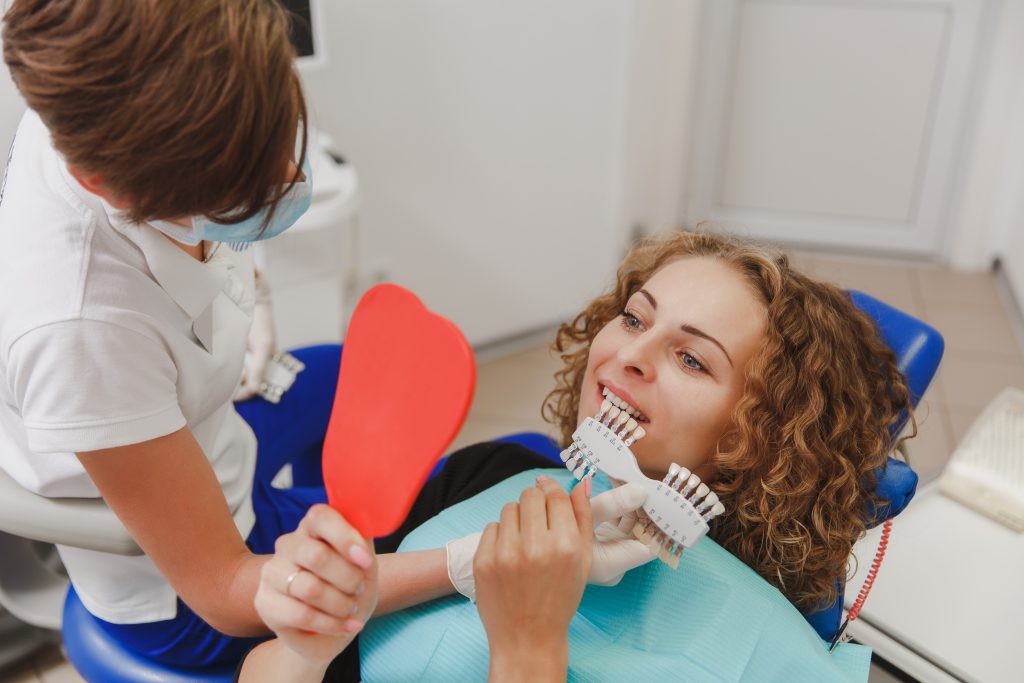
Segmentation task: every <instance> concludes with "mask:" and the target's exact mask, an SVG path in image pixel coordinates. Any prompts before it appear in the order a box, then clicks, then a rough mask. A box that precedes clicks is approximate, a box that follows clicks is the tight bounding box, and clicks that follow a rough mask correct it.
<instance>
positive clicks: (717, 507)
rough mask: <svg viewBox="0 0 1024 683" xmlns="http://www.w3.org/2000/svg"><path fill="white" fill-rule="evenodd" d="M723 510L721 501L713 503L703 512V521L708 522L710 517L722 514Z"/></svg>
mask: <svg viewBox="0 0 1024 683" xmlns="http://www.w3.org/2000/svg"><path fill="white" fill-rule="evenodd" d="M723 512H725V506H724V505H722V504H721V503H715V506H714V507H713V508H711V510H710V511H708V512H706V513H704V521H705V522H710V521H711V520H712V519H714V518H715V517H717V516H718V515H720V514H722V513H723Z"/></svg>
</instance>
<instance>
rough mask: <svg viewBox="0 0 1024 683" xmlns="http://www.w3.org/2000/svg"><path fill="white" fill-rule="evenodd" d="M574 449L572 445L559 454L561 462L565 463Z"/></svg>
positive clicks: (574, 445)
mask: <svg viewBox="0 0 1024 683" xmlns="http://www.w3.org/2000/svg"><path fill="white" fill-rule="evenodd" d="M575 448H576V444H573V445H572V446H569V447H568V448H566V449H565V450H564V451H562V452H561V453H559V454H558V457H559V458H561V459H562V462H565V461H566V460H568V459H569V456H570V455H572V452H573V450H575Z"/></svg>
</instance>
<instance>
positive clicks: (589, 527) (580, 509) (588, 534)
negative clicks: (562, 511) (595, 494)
mask: <svg viewBox="0 0 1024 683" xmlns="http://www.w3.org/2000/svg"><path fill="white" fill-rule="evenodd" d="M592 487H593V483H592V482H591V480H590V479H585V480H583V482H582V485H580V486H577V487H576V488H574V489H573V490H572V494H571V495H570V496H569V499H570V501H571V502H572V511H573V514H574V516H575V517H576V527H577V528H578V529H579V532H580V538H581V540H582V541H583V548H584V551H585V552H584V555H586V556H589V555H590V547H591V544H592V542H593V540H594V534H593V529H594V519H593V517H594V515H593V511H592V510H591V508H590V501H591V498H590V492H591V491H592V490H593V489H592Z"/></svg>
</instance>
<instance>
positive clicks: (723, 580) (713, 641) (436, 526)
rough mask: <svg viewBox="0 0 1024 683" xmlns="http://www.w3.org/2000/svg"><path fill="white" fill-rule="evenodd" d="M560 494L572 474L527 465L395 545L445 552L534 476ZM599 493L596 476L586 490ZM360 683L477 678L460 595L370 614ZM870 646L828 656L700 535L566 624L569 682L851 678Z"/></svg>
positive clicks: (768, 593)
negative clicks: (672, 560) (670, 562)
mask: <svg viewBox="0 0 1024 683" xmlns="http://www.w3.org/2000/svg"><path fill="white" fill-rule="evenodd" d="M542 473H543V474H545V475H547V476H549V477H552V478H554V479H555V480H556V481H558V482H559V483H560V484H561V485H562V486H563V487H565V488H566V489H567V490H568V489H570V488H571V487H572V485H573V483H574V481H575V480H574V479H573V477H572V474H571V473H570V472H567V471H561V472H559V471H557V470H554V471H553V470H550V469H546V470H532V471H529V472H523V473H521V474H518V475H516V476H514V477H511V478H509V479H507V480H505V481H503V482H501V483H500V484H497V485H496V486H493V487H492V488H490V489H488V490H487V491H484V492H483V493H481V494H479V495H477V496H475V497H473V498H471V499H469V500H466V501H464V502H462V503H459V504H458V505H455V506H453V507H451V508H449V509H448V510H445V511H444V512H443V513H441V514H440V515H438V516H437V517H435V518H433V519H431V520H430V521H428V522H426V523H425V524H423V525H422V526H420V527H419V528H418V529H416V530H415V531H413V532H412V533H410V534H409V535H408V536H407V537H406V539H405V540H404V541H403V543H402V545H401V547H400V549H399V551H400V552H401V551H410V550H424V549H429V548H438V547H443V546H444V545H445V543H447V542H448V541H449V540H451V539H454V538H459V537H461V536H464V535H466V534H468V533H472V532H474V531H479V530H481V529H482V528H483V527H484V526H485V525H486V524H487V523H488V522H491V521H496V520H497V519H498V516H499V513H500V511H501V507H502V506H503V505H504V504H505V503H507V502H509V501H515V500H518V498H519V494H520V493H521V492H522V490H523V489H524V488H527V487H531V486H533V485H534V480H535V478H536V475H538V474H542ZM608 488H609V483H608V480H607V479H606V478H605V477H603V475H598V477H597V478H595V480H594V492H595V493H598V492H600V491H602V490H606V489H608ZM360 657H361V669H362V676H363V681H365V683H404V682H405V681H410V682H411V681H437V682H439V683H440V682H444V683H450V682H451V681H485V680H487V668H488V654H487V636H486V634H485V632H484V628H483V624H482V623H481V622H480V618H479V616H478V614H477V609H476V605H474V604H472V603H470V602H469V601H468V600H467V599H466V598H464V597H463V596H461V595H454V596H449V597H447V598H442V599H440V600H434V601H432V602H429V603H426V604H423V605H418V606H416V607H413V608H410V609H407V610H403V611H401V612H396V613H393V614H388V615H385V616H382V617H377V618H374V619H372V620H371V621H370V622H369V623H368V624H367V625H366V628H365V630H364V631H363V634H362V635H361V636H360ZM870 660H871V651H870V649H868V648H866V647H864V646H861V645H853V644H844V645H840V646H839V647H837V648H836V650H835V651H834V652H833V653H831V654H830V653H829V652H828V646H827V644H826V643H825V642H823V641H822V640H821V639H820V638H819V637H818V635H817V634H816V633H815V632H814V629H812V628H811V626H810V625H809V624H808V623H807V621H806V620H805V619H804V617H803V616H802V615H801V614H800V612H799V611H797V609H796V608H795V607H793V605H792V604H791V603H790V602H789V601H788V600H787V599H786V598H785V597H784V596H783V595H782V594H781V593H780V592H779V591H778V590H777V589H775V588H774V587H772V586H771V585H770V584H768V583H767V582H766V581H764V580H763V579H762V578H761V577H760V576H758V575H757V574H756V573H754V571H753V570H751V569H750V568H749V567H747V566H746V565H745V564H743V563H742V562H740V561H739V560H738V559H736V558H735V557H734V556H732V555H731V554H729V553H728V552H726V551H725V550H724V549H722V547H721V546H719V545H718V544H716V543H715V542H714V541H712V540H711V539H710V538H704V539H703V540H701V541H700V542H699V543H698V544H697V545H696V546H695V547H693V548H691V549H689V550H686V551H685V552H684V553H683V555H682V558H681V561H680V564H679V569H678V570H672V569H670V568H668V567H667V566H665V565H664V564H663V563H661V562H659V561H657V560H655V561H654V562H650V563H649V564H647V565H644V566H643V567H638V568H637V569H634V570H632V571H630V572H628V573H627V574H626V576H625V577H624V578H623V579H622V581H621V582H620V583H619V584H618V585H617V586H611V587H602V586H588V587H587V590H586V592H585V593H584V595H583V600H582V602H581V603H580V608H579V611H578V612H577V614H576V616H575V617H574V618H573V620H572V622H571V624H570V626H569V675H568V678H567V680H568V681H608V682H613V681H614V682H616V683H619V682H623V681H688V682H690V681H692V682H698V683H700V682H704V681H707V682H712V681H714V682H715V683H721V682H722V681H785V682H786V683H794V682H797V683H798V682H801V681H807V682H809V683H810V682H813V683H821V682H822V681H851V682H852V681H857V682H860V683H863V682H864V681H867V678H868V668H869V664H870Z"/></svg>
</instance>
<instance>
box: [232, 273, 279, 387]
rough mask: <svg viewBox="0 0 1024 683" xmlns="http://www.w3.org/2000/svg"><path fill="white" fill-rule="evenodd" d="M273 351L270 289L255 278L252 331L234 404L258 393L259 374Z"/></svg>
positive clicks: (263, 280) (261, 279)
mask: <svg viewBox="0 0 1024 683" xmlns="http://www.w3.org/2000/svg"><path fill="white" fill-rule="evenodd" d="M276 350H277V336H276V335H275V334H274V315H273V312H272V311H271V309H270V288H269V287H268V286H267V284H266V280H265V279H264V278H262V277H260V276H259V274H258V273H257V275H256V305H255V306H254V307H253V310H252V327H251V328H250V329H249V340H248V343H247V344H246V351H245V365H244V366H243V367H242V380H241V383H240V384H239V385H238V388H237V389H236V390H235V400H236V401H245V400H247V399H250V398H252V397H253V396H255V395H256V393H257V392H258V391H259V390H260V383H261V382H263V373H265V372H266V371H267V364H268V363H269V362H270V359H271V358H272V357H273V355H274V352H275V351H276Z"/></svg>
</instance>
